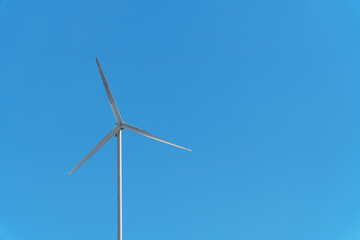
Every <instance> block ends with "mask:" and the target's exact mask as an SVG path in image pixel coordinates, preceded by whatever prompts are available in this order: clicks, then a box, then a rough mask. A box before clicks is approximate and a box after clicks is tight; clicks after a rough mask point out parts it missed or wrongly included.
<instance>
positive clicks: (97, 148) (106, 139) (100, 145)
mask: <svg viewBox="0 0 360 240" xmlns="http://www.w3.org/2000/svg"><path fill="white" fill-rule="evenodd" d="M120 128H121V127H120V125H118V124H116V126H115V127H114V128H113V130H111V131H110V132H109V133H108V134H107V135H106V136H105V137H104V139H103V140H101V142H99V143H98V144H97V145H96V146H95V147H94V148H93V150H91V151H90V152H89V153H88V155H86V157H84V159H83V160H81V162H80V163H79V164H78V165H76V167H75V168H74V169H73V170H71V172H70V173H69V174H68V175H69V176H70V175H71V174H72V173H73V172H75V171H76V169H78V168H79V167H80V166H81V165H82V164H83V163H84V162H86V161H87V160H88V159H89V158H90V157H91V156H92V155H94V153H96V152H97V151H98V150H99V149H100V148H101V147H102V146H104V145H105V143H107V142H108V141H109V140H110V139H111V138H112V137H113V136H114V135H115V134H116V133H117V132H118V131H119V130H120Z"/></svg>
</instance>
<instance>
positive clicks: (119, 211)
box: [68, 58, 191, 240]
mask: <svg viewBox="0 0 360 240" xmlns="http://www.w3.org/2000/svg"><path fill="white" fill-rule="evenodd" d="M96 63H97V65H98V67H99V71H100V75H101V78H102V81H103V83H104V87H105V90H106V94H107V96H108V98H109V101H110V106H111V109H112V111H113V113H114V115H115V118H116V125H115V127H114V128H113V129H112V130H111V131H110V132H109V133H108V134H107V135H106V136H105V137H104V138H103V140H101V141H100V142H99V143H98V144H97V145H96V146H95V147H94V148H93V149H92V150H91V151H90V152H89V153H88V155H86V156H85V157H84V159H83V160H81V162H80V163H79V164H78V165H76V167H75V168H74V169H73V170H71V172H70V173H69V174H68V175H69V176H70V175H71V174H72V173H73V172H75V171H76V169H78V168H79V167H80V166H81V165H82V164H83V163H84V162H86V161H87V160H88V159H89V158H90V157H91V156H92V155H94V154H95V153H96V152H97V151H98V150H99V149H100V148H101V147H102V146H104V145H105V143H107V142H108V141H109V140H110V139H111V138H112V137H114V136H116V137H117V187H118V189H117V190H118V191H117V201H118V202H117V234H118V237H117V239H118V240H122V159H121V131H122V130H123V129H126V130H130V131H132V132H135V133H138V134H141V135H143V136H145V137H149V138H152V139H155V140H157V141H160V142H163V143H166V144H169V145H172V146H174V147H178V148H181V149H185V150H187V151H191V150H190V149H187V148H184V147H181V146H179V145H176V144H174V143H171V142H168V141H166V140H164V139H161V138H159V137H156V136H155V135H153V134H151V133H148V132H146V131H144V130H142V129H140V128H136V127H134V126H131V125H129V124H126V123H125V122H124V121H123V120H122V118H121V116H120V113H119V110H118V108H117V106H116V103H115V101H114V98H113V96H112V94H111V91H110V88H109V85H108V83H107V81H106V78H105V75H104V72H103V70H102V68H101V65H100V62H99V59H98V58H96Z"/></svg>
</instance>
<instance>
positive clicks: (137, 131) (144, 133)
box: [122, 123, 191, 151]
mask: <svg viewBox="0 0 360 240" xmlns="http://www.w3.org/2000/svg"><path fill="white" fill-rule="evenodd" d="M122 127H123V128H125V129H127V130H130V131H132V132H135V133H138V134H141V135H143V136H145V137H149V138H152V139H155V140H157V141H160V142H163V143H166V144H169V145H171V146H174V147H178V148H181V149H185V150H188V151H191V150H190V149H187V148H184V147H181V146H179V145H176V144H174V143H171V142H168V141H166V140H164V139H161V138H159V137H157V136H155V135H152V134H151V133H148V132H146V131H144V130H142V129H140V128H136V127H134V126H131V125H129V124H126V123H123V124H122Z"/></svg>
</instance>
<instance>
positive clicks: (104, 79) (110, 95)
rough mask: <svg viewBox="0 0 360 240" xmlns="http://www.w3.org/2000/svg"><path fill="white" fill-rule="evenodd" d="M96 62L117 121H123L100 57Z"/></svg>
mask: <svg viewBox="0 0 360 240" xmlns="http://www.w3.org/2000/svg"><path fill="white" fill-rule="evenodd" d="M96 63H97V65H98V68H99V71H100V75H101V79H102V80H103V83H104V87H105V90H106V94H107V96H108V98H109V101H110V105H111V109H112V111H113V113H114V115H115V118H116V121H117V122H118V123H123V120H122V119H121V116H120V113H119V110H118V108H117V106H116V103H115V101H114V98H113V96H112V94H111V91H110V88H109V85H108V83H107V81H106V78H105V75H104V72H103V70H102V68H101V65H100V62H99V59H98V58H96Z"/></svg>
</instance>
